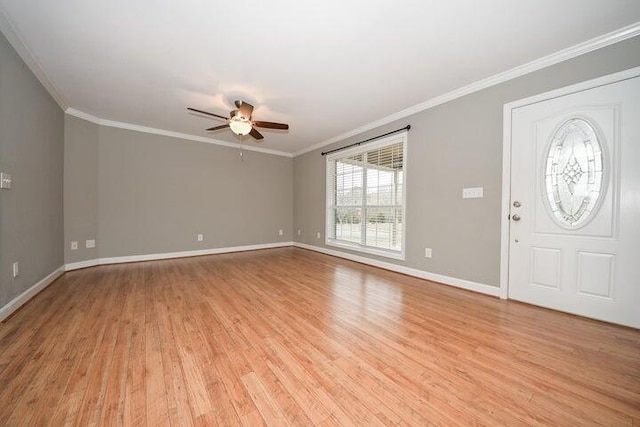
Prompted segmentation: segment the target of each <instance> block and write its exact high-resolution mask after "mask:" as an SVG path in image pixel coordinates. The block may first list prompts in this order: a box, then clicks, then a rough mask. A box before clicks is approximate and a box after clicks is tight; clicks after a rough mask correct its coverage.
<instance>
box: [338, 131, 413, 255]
mask: <svg viewBox="0 0 640 427" xmlns="http://www.w3.org/2000/svg"><path fill="white" fill-rule="evenodd" d="M406 151H407V133H406V132H404V133H402V134H399V135H394V136H391V137H388V138H385V139H382V140H380V141H376V142H373V143H369V144H367V145H366V146H361V147H354V148H352V149H348V150H344V151H340V152H336V153H333V154H331V155H329V156H327V233H326V235H327V242H326V243H327V244H328V245H333V246H340V247H344V248H348V249H353V250H358V251H361V252H367V253H371V254H376V255H382V256H387V257H390V258H396V259H404V236H405V221H404V218H405V194H406V185H405V179H404V174H405V170H406V168H405V166H406Z"/></svg>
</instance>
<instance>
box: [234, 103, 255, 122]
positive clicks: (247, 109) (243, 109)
mask: <svg viewBox="0 0 640 427" xmlns="http://www.w3.org/2000/svg"><path fill="white" fill-rule="evenodd" d="M238 103H240V105H238ZM236 105H237V106H238V114H240V115H241V116H242V117H244V118H245V119H247V120H249V119H250V118H251V113H253V105H251V104H248V103H246V102H244V101H236Z"/></svg>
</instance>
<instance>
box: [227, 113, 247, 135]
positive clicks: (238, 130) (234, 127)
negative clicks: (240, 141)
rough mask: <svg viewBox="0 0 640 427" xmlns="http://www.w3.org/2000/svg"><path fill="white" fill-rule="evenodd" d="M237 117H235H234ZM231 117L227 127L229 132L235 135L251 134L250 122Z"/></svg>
mask: <svg viewBox="0 0 640 427" xmlns="http://www.w3.org/2000/svg"><path fill="white" fill-rule="evenodd" d="M236 117H237V116H236ZM236 117H233V118H231V120H229V127H230V128H231V131H232V132H233V133H235V134H236V135H247V134H249V132H251V129H252V126H251V122H249V121H248V120H242V119H241V118H236Z"/></svg>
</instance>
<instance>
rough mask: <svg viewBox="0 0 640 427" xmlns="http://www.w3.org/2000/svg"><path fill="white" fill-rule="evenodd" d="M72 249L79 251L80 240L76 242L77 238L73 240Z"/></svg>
mask: <svg viewBox="0 0 640 427" xmlns="http://www.w3.org/2000/svg"><path fill="white" fill-rule="evenodd" d="M71 250H72V251H77V250H78V242H76V241H75V240H74V241H73V242H71Z"/></svg>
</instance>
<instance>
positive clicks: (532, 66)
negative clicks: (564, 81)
mask: <svg viewBox="0 0 640 427" xmlns="http://www.w3.org/2000/svg"><path fill="white" fill-rule="evenodd" d="M639 34H640V22H636V23H635V24H631V25H629V26H626V27H622V28H620V29H618V30H615V31H612V32H610V33H607V34H604V35H601V36H598V37H596V38H593V39H591V40H587V41H586V42H583V43H579V44H577V45H574V46H571V47H569V48H567V49H563V50H561V51H558V52H555V53H552V54H551V55H547V56H543V57H542V58H538V59H536V60H534V61H531V62H528V63H526V64H523V65H520V66H517V67H514V68H511V69H510V70H507V71H504V72H502V73H499V74H495V75H493V76H491V77H488V78H486V79H482V80H478V81H477V82H474V83H471V84H469V85H467V86H463V87H461V88H459V89H455V90H453V91H451V92H447V93H445V94H443V95H440V96H437V97H435V98H431V99H429V100H427V101H424V102H421V103H420V104H417V105H414V106H412V107H409V108H407V109H404V110H402V111H399V112H397V113H394V114H391V115H389V116H386V117H383V118H381V119H379V120H376V121H374V122H371V123H368V124H366V125H364V126H360V127H358V128H355V129H353V130H350V131H348V132H345V133H343V134H340V135H337V136H334V137H332V138H329V139H327V140H324V141H322V142H319V143H317V144H314V145H312V146H310V147H307V148H304V149H302V150H299V151H296V152H295V153H293V157H296V156H300V155H302V154H305V153H308V152H310V151H314V150H317V149H319V148H322V147H325V146H327V145H330V144H333V143H335V142H339V141H343V140H345V139H347V138H350V137H352V136H356V135H359V134H361V133H363V132H366V131H368V130H371V129H375V128H377V127H380V126H383V125H386V124H388V123H391V122H394V121H396V120H400V119H403V118H405V117H408V116H411V115H413V114H416V113H419V112H421V111H424V110H428V109H429V108H433V107H436V106H438V105H441V104H444V103H446V102H449V101H453V100H454V99H457V98H461V97H463V96H466V95H469V94H472V93H474V92H478V91H481V90H483V89H486V88H489V87H491V86H496V85H498V84H500V83H504V82H506V81H509V80H513V79H515V78H517V77H521V76H524V75H525V74H529V73H532V72H534V71H538V70H541V69H543V68H546V67H549V66H551V65H555V64H558V63H560V62H563V61H566V60H569V59H572V58H575V57H577V56H580V55H584V54H585V53H589V52H593V51H594V50H598V49H601V48H603V47H606V46H609V45H612V44H615V43H619V42H621V41H624V40H627V39H630V38H632V37H635V36H637V35H639Z"/></svg>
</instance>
